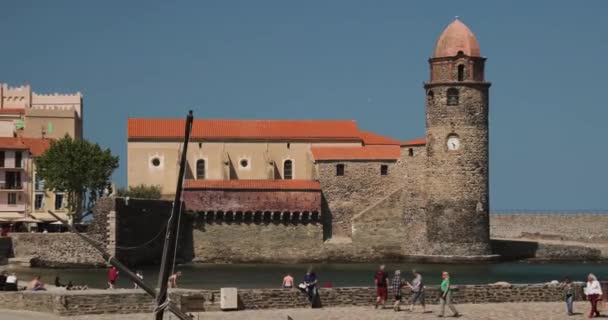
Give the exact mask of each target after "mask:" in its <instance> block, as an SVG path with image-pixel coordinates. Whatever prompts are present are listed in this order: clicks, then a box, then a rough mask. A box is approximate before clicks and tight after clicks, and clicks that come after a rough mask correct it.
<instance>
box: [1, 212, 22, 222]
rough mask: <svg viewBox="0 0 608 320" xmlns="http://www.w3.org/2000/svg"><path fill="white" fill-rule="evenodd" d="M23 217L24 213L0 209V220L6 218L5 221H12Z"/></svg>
mask: <svg viewBox="0 0 608 320" xmlns="http://www.w3.org/2000/svg"><path fill="white" fill-rule="evenodd" d="M21 218H25V214H24V213H20V212H14V211H4V212H3V211H0V220H7V221H5V222H13V221H15V220H16V219H21Z"/></svg>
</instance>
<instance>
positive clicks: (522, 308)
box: [0, 302, 608, 320]
mask: <svg viewBox="0 0 608 320" xmlns="http://www.w3.org/2000/svg"><path fill="white" fill-rule="evenodd" d="M456 307H457V308H458V311H459V312H460V313H462V317H460V318H459V319H480V320H481V319H483V320H494V319H500V320H519V319H526V320H534V319H538V320H557V319H587V317H586V315H585V314H586V313H587V312H588V310H589V305H588V303H586V302H577V303H575V305H574V309H575V312H577V314H576V315H575V316H572V317H568V316H567V315H566V313H565V308H566V306H565V304H564V303H558V302H537V303H497V304H492V303H490V304H461V305H457V306H456ZM428 310H429V312H428V313H425V314H422V313H421V310H420V309H418V310H417V311H415V312H414V313H410V312H404V311H402V312H399V313H397V312H394V311H393V310H391V309H385V310H374V308H373V307H371V306H370V307H336V308H324V309H282V310H250V311H233V312H203V313H195V314H194V319H201V320H202V319H204V320H240V319H248V320H289V319H290V318H291V319H293V320H368V319H374V320H397V319H399V320H404V319H405V320H408V319H422V320H424V319H438V318H437V312H438V311H439V308H438V307H437V306H436V305H432V306H429V308H428ZM583 313H585V314H583ZM605 314H608V312H605ZM446 315H448V316H449V315H450V314H449V311H448V310H446ZM150 316H151V315H150V314H130V315H116V314H110V315H86V316H82V315H81V316H74V317H59V316H53V315H50V314H45V313H36V312H25V311H14V310H0V319H3V320H39V319H47V320H76V319H78V320H114V319H116V320H149V319H151V317H150ZM288 317H289V318H288ZM165 319H167V320H175V319H176V318H175V316H173V315H166V316H165Z"/></svg>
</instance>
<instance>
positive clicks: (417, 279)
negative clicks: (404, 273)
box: [407, 270, 426, 313]
mask: <svg viewBox="0 0 608 320" xmlns="http://www.w3.org/2000/svg"><path fill="white" fill-rule="evenodd" d="M412 274H413V275H414V280H412V283H409V282H408V283H407V286H408V287H410V289H412V298H411V301H410V311H414V306H415V305H416V301H418V302H420V305H421V306H422V313H425V312H426V304H425V302H424V283H422V275H421V274H420V272H418V271H416V270H412Z"/></svg>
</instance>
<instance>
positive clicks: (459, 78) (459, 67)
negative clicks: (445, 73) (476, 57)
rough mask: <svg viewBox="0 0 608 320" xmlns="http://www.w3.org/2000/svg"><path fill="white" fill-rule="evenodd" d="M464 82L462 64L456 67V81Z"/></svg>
mask: <svg viewBox="0 0 608 320" xmlns="http://www.w3.org/2000/svg"><path fill="white" fill-rule="evenodd" d="M463 80H464V64H459V65H458V81H463Z"/></svg>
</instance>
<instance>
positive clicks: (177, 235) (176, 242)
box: [171, 200, 184, 274]
mask: <svg viewBox="0 0 608 320" xmlns="http://www.w3.org/2000/svg"><path fill="white" fill-rule="evenodd" d="M183 208H184V201H183V200H180V205H179V214H178V215H177V232H176V234H175V247H174V248H173V265H172V266H171V274H174V273H175V260H176V258H177V245H178V243H179V229H180V227H181V220H182V209H183Z"/></svg>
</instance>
